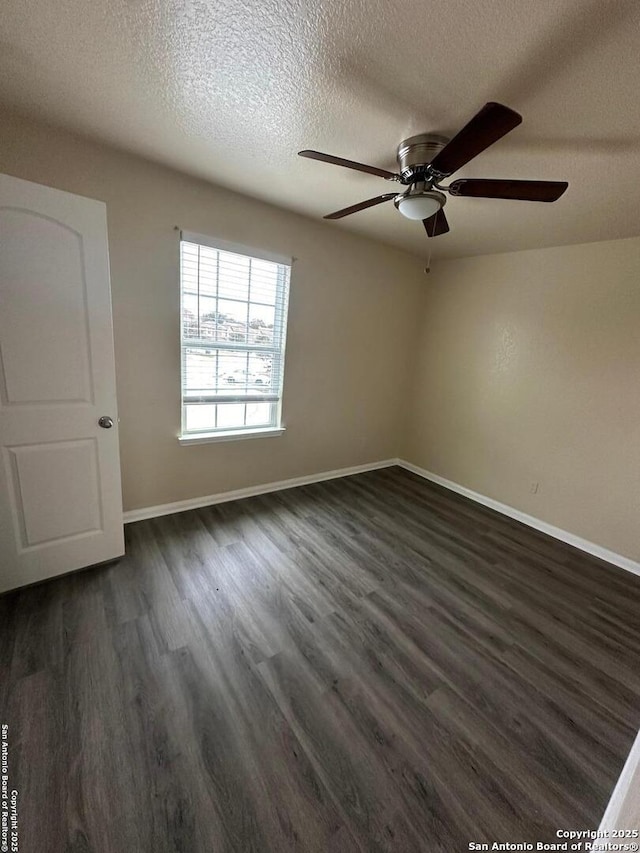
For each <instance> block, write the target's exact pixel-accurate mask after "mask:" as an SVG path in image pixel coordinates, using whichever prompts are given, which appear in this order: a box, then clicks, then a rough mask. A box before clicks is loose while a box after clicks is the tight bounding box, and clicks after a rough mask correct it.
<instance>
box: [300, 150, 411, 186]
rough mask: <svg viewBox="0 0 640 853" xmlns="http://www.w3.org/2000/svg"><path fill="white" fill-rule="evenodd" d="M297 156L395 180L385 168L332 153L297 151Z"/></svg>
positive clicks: (392, 174)
mask: <svg viewBox="0 0 640 853" xmlns="http://www.w3.org/2000/svg"><path fill="white" fill-rule="evenodd" d="M298 156H299V157H308V158H309V159H310V160H320V161H321V162H323V163H332V164H333V165H334V166H344V167H345V169H354V170H355V171H356V172H367V174H369V175H377V176H378V177H379V178H387V180H395V179H396V178H397V177H398V175H396V174H394V173H393V172H387V170H386V169H378V167H377V166H367V165H366V164H365V163H356V162H355V161H354V160H345V159H344V157H334V156H333V154H323V153H322V151H298Z"/></svg>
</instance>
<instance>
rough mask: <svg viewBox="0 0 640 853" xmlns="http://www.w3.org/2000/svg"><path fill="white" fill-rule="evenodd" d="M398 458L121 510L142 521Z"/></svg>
mask: <svg viewBox="0 0 640 853" xmlns="http://www.w3.org/2000/svg"><path fill="white" fill-rule="evenodd" d="M398 464H399V461H398V460H397V459H385V460H383V461H382V462H369V463H367V464H366V465H352V466H351V467H350V468H336V469H335V470H334V471H321V472H320V473H318V474H307V475H306V476H304V477H292V478H291V479H289V480H278V481H277V482H275V483H262V484H261V485H259V486H249V487H248V488H246V489H234V490H233V491H231V492H219V493H218V494H217V495H205V496H204V497H201V498H189V499H188V500H186V501H175V502H174V503H170V504H160V505H159V506H145V507H141V508H140V509H131V510H129V511H128V512H125V513H124V523H125V524H130V523H131V522H132V521H144V520H145V519H147V518H157V517H158V516H161V515H172V514H173V513H174V512H186V510H188V509H199V508H200V507H203V506H211V505H212V504H221V503H226V502H227V501H237V500H241V499H242V498H252V497H255V496H256V495H266V494H268V493H269V492H279V491H281V490H282V489H292V488H294V487H295V486H308V485H309V484H310V483H321V482H322V481H323V480H335V479H337V478H338V477H350V476H351V475H352V474H363V473H365V471H377V470H378V469H379V468H389V467H391V466H392V465H398Z"/></svg>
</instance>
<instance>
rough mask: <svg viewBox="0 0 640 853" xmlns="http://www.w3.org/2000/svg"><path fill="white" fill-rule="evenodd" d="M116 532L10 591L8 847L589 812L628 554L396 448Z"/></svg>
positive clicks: (2, 612) (601, 755)
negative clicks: (461, 488)
mask: <svg viewBox="0 0 640 853" xmlns="http://www.w3.org/2000/svg"><path fill="white" fill-rule="evenodd" d="M126 534H127V556H126V557H125V558H124V559H123V560H122V561H121V562H119V563H118V564H113V565H111V566H106V567H103V568H98V569H94V570H89V571H86V572H83V573H79V574H75V575H70V576H67V577H65V578H61V579H58V580H55V581H51V582H48V583H46V584H42V585H40V586H38V587H33V588H30V589H25V590H22V591H18V592H15V593H11V594H9V595H6V596H4V597H2V598H1V599H0V616H1V618H2V628H1V631H0V656H1V657H0V659H1V661H2V667H3V679H2V685H1V688H0V691H1V692H0V701H1V703H2V712H1V719H0V722H3V723H8V725H9V726H10V738H9V739H10V745H11V755H10V759H11V767H10V769H11V772H12V779H11V784H12V787H16V788H18V789H19V792H20V801H19V809H20V827H21V836H22V844H21V847H20V850H21V853H35V851H37V853H61V851H64V853H89V851H99V853H125V851H127V853H128V851H133V853H165V851H166V853H168V851H172V853H175V852H176V851H185V853H186V851H188V852H189V853H199V851H203V853H204V851H206V853H211V851H213V853H218V851H220V853H224V852H225V851H242V853H244V852H245V851H256V853H267V851H274V853H281V851H289V850H296V851H304V853H311V851H322V852H323V853H325V851H334V853H348V851H366V853H371V851H391V850H393V851H429V853H433V851H446V853H453V851H464V850H467V849H469V848H468V845H469V842H470V841H478V842H479V841H512V842H517V841H533V842H535V841H552V840H557V839H556V838H555V833H556V829H558V828H566V829H594V828H597V825H598V823H599V820H600V818H601V816H602V813H603V811H604V808H605V806H606V803H607V800H608V798H609V795H610V793H611V790H612V788H613V786H614V784H615V781H616V779H617V776H618V774H619V773H620V771H621V769H622V765H623V763H624V760H625V758H626V756H627V753H628V751H629V749H630V747H631V744H632V741H633V739H634V736H635V734H636V732H637V730H638V728H639V727H640V667H639V663H640V630H639V628H640V616H639V613H640V606H639V605H640V578H638V577H634V576H633V575H631V574H628V573H625V572H623V571H622V570H618V569H616V568H614V567H612V566H609V565H607V564H604V563H601V562H599V561H598V560H596V559H592V558H590V557H588V556H586V555H584V554H582V553H580V552H578V551H576V550H574V549H572V548H570V547H569V546H566V545H563V544H561V543H559V542H556V541H555V540H552V539H549V538H548V537H546V536H544V535H542V534H539V533H537V532H535V531H533V530H530V529H528V528H526V527H524V526H521V525H519V524H518V523H516V522H513V521H510V520H509V519H506V518H504V517H502V516H500V515H498V514H496V513H493V512H492V511H490V510H487V509H484V508H482V507H479V506H477V505H476V504H473V503H471V502H469V501H466V500H465V499H463V498H460V497H458V496H456V495H454V494H452V493H450V492H447V491H445V490H443V489H441V488H439V487H437V486H433V485H430V484H428V483H426V482H425V481H423V480H420V479H419V478H417V477H415V476H413V475H412V474H409V473H407V472H405V471H402V470H400V469H398V468H391V469H385V470H381V471H377V472H371V473H368V474H362V475H358V476H354V477H349V478H346V479H342V480H334V481H330V482H326V483H321V484H316V485H313V486H306V487H302V488H297V489H291V490H288V491H284V492H277V493H274V494H270V495H267V496H264V497H258V498H251V499H248V500H243V501H238V502H236V503H232V504H221V505H218V506H215V507H210V508H206V509H201V510H194V511H191V512H185V513H182V514H179V515H174V516H167V517H165V518H159V519H154V520H152V521H145V522H139V523H137V524H131V525H129V526H128V527H127V529H126Z"/></svg>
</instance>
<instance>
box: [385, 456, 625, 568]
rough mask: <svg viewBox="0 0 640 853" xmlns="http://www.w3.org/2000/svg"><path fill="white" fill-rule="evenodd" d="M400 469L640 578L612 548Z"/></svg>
mask: <svg viewBox="0 0 640 853" xmlns="http://www.w3.org/2000/svg"><path fill="white" fill-rule="evenodd" d="M396 464H397V465H399V466H400V467H401V468H405V469H406V470H407V471H411V472H412V473H414V474H417V475H418V476H419V477H424V479H425V480H431V482H432V483H437V484H438V485H439V486H444V488H445V489H450V490H451V491H452V492H457V493H458V494H459V495H464V497H465V498H470V499H471V500H472V501H476V503H479V504H482V505H483V506H487V507H489V508H490V509H494V510H496V512H501V513H502V514H503V515H507V516H509V518H514V519H515V520H516V521H520V522H522V524H526V525H527V526H528V527H533V528H535V530H540V531H541V532H542V533H546V534H547V535H548V536H553V538H554V539H559V540H560V541H561V542H566V543H567V544H568V545H573V547H574V548H579V549H580V550H581V551H586V553H587V554H591V555H592V556H594V557H598V558H599V559H600V560H605V561H606V562H607V563H613V565H614V566H618V567H619V568H621V569H626V570H627V571H628V572H633V574H635V575H640V563H636V562H635V561H634V560H632V559H631V558H629V557H623V556H622V555H621V554H616V553H615V551H610V550H609V549H608V548H603V547H602V545H596V543H595V542H589V541H588V540H587V539H583V538H582V537H581V536H576V535H575V534H574V533H569V532H568V531H566V530H562V529H561V528H560V527H554V526H553V524H549V523H548V522H546V521H541V520H540V519H539V518H535V517H534V516H533V515H528V514H527V513H526V512H521V511H520V510H519V509H515V508H514V507H512V506H508V504H503V503H501V502H500V501H497V500H494V498H488V497H487V496H486V495H481V494H480V493H479V492H474V491H473V490H472V489H468V488H467V487H466V486H460V485H459V484H458V483H454V482H453V480H447V479H446V478H445V477H440V476H439V474H433V473H432V472H431V471H427V470H425V469H424V468H419V467H418V466H417V465H413V464H412V463H411V462H406V461H405V460H404V459H398V460H397V463H396Z"/></svg>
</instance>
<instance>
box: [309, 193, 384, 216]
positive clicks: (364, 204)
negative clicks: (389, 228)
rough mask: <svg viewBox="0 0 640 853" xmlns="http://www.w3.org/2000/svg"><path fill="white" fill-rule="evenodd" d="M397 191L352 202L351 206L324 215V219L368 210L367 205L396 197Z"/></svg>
mask: <svg viewBox="0 0 640 853" xmlns="http://www.w3.org/2000/svg"><path fill="white" fill-rule="evenodd" d="M396 195H397V193H386V194H385V195H377V196H376V197H375V198H368V199H367V200H366V201H360V202H358V204H352V205H351V207H345V208H343V209H342V210H336V212H335V213H328V214H327V215H326V216H323V217H322V218H323V219H342V217H343V216H349V215H350V214H352V213H357V212H358V211H359V210H366V208H367V207H373V206H374V205H376V204H382V202H383V201H389V200H390V199H392V198H395V197H396Z"/></svg>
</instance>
